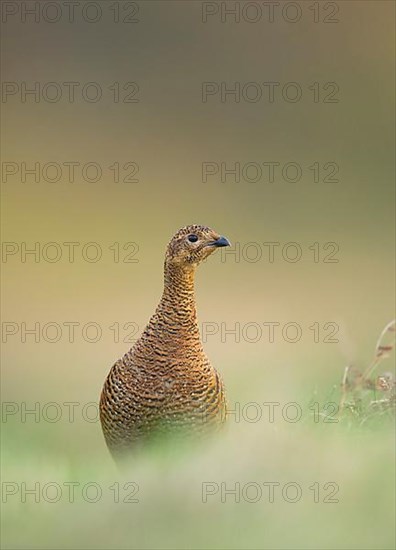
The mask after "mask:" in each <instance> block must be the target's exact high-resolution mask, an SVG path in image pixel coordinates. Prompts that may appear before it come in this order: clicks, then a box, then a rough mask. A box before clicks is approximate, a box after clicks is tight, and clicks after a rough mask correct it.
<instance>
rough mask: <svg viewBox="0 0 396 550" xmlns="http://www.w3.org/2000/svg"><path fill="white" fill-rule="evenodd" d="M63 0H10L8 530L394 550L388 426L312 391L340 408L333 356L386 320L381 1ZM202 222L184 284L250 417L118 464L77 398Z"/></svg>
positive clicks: (139, 324)
mask: <svg viewBox="0 0 396 550" xmlns="http://www.w3.org/2000/svg"><path fill="white" fill-rule="evenodd" d="M74 4H75V7H74V8H72V7H71V6H70V5H69V3H68V2H45V1H44V2H40V3H37V2H36V3H35V2H26V3H23V2H4V3H3V5H2V21H3V23H2V34H3V38H2V46H3V48H2V66H3V84H2V102H3V103H2V115H3V116H2V137H3V139H2V143H3V147H2V199H3V200H2V204H3V207H2V208H3V210H2V272H3V285H2V342H3V345H2V401H3V424H2V428H3V429H2V433H3V435H2V440H3V445H2V448H3V460H2V466H3V472H2V478H3V481H4V482H7V483H11V485H6V486H5V487H4V483H3V489H4V491H5V493H4V495H3V510H4V513H3V514H2V517H3V546H4V548H279V549H286V548H340V549H341V548H342V549H345V548H370V549H371V548H378V549H385V548H394V545H395V539H394V512H395V510H394V473H395V472H394V435H393V430H392V425H391V423H389V422H385V421H384V422H379V423H378V424H376V426H375V428H373V427H370V428H366V427H362V426H361V425H359V426H358V427H356V426H352V427H351V426H350V425H349V423H343V422H338V423H335V422H327V423H323V418H322V417H320V418H317V417H315V413H314V411H315V405H314V406H313V408H310V407H312V403H318V404H319V405H318V407H319V409H318V410H320V411H322V410H323V407H326V406H327V405H326V404H328V403H336V404H337V403H338V400H339V384H340V381H341V379H342V375H343V372H344V368H345V366H347V365H353V366H355V367H356V368H359V369H364V368H365V367H366V366H367V365H368V363H369V362H370V361H371V358H372V356H373V354H374V350H375V344H376V341H377V338H378V336H379V334H380V332H381V330H382V329H383V327H384V326H385V325H386V323H388V322H389V321H390V320H391V319H392V317H393V315H394V312H393V309H394V289H393V281H394V213H393V210H394V185H393V182H394V4H393V3H392V2H387V1H377V0H376V1H358V2H356V1H353V2H352V1H338V2H306V1H304V2H302V1H301V2H295V3H290V2H279V3H272V4H271V3H270V4H271V6H272V8H271V9H270V8H269V7H268V6H267V7H265V6H264V4H263V3H262V2H197V1H191V2H180V1H161V2H156V1H142V2H137V3H134V2H106V1H103V2H83V1H81V2H76V3H74ZM275 4H276V5H275ZM26 6H27V7H26ZM37 6H38V7H37ZM29 9H30V10H33V14H32V13H30V14H29V13H28V12H27V11H26V10H28V11H29ZM34 10H36V11H34ZM72 10H74V11H72ZM270 82H272V83H275V84H273V90H274V96H273V97H272V98H271V100H270V96H269V95H268V94H269V89H270V85H269V84H268V83H270ZM208 83H209V84H208ZM290 83H292V84H290ZM232 89H234V90H235V93H231V90H232ZM29 90H35V92H34V93H29ZM295 93H298V94H299V96H301V97H299V96H298V97H299V99H298V100H294V97H295V95H294V94H295ZM73 94H74V95H73ZM290 163H291V164H290ZM269 166H270V167H271V166H272V167H273V170H274V172H273V177H272V178H270V177H269V176H270V172H269ZM32 170H33V172H32ZM233 170H234V173H233V172H232V171H233ZM191 223H199V224H203V225H209V226H211V227H213V228H214V229H215V230H216V231H218V232H219V233H221V234H223V235H225V236H226V237H227V238H229V239H230V240H231V242H232V244H233V247H232V248H231V249H230V250H226V251H225V250H222V251H219V252H217V253H216V255H214V256H212V257H211V258H210V259H209V260H208V261H207V262H205V264H204V265H202V266H201V267H200V268H199V272H198V273H197V304H198V315H199V319H200V322H201V326H202V334H203V339H204V345H205V349H206V351H207V353H208V355H209V357H210V359H211V361H212V363H213V364H214V365H215V366H216V368H217V369H218V370H219V371H220V372H221V374H222V376H223V379H224V381H225V384H226V388H227V393H228V400H229V402H230V407H231V409H234V410H242V411H243V410H244V411H245V412H244V413H242V414H241V416H240V417H239V422H238V421H236V420H235V419H236V418H237V417H236V416H234V417H233V418H232V419H231V420H230V422H229V426H228V429H227V430H225V431H224V433H223V434H221V435H219V436H218V437H217V438H216V440H215V441H213V442H211V443H210V444H207V445H202V446H197V447H196V448H195V447H194V448H191V449H190V448H183V449H177V448H174V447H171V448H166V449H155V450H151V451H147V453H146V454H143V455H142V456H140V455H139V456H137V457H136V459H135V461H134V463H133V464H132V465H131V469H130V471H128V473H127V474H126V475H125V474H120V473H119V472H117V470H116V468H115V466H114V465H113V463H112V460H111V458H110V456H109V454H108V452H107V449H106V447H105V444H104V440H103V437H102V434H101V429H100V425H99V423H98V422H97V421H96V420H97V419H95V418H94V417H95V406H94V405H92V406H89V407H90V408H89V407H87V404H90V403H97V401H98V398H99V394H100V391H101V387H102V384H103V381H104V378H105V376H106V375H107V373H108V371H109V369H110V367H111V366H112V364H113V362H114V361H115V360H116V359H117V358H118V357H120V356H122V355H123V354H124V353H125V352H126V351H127V350H128V349H129V348H130V347H131V345H132V344H133V341H134V340H136V338H137V337H138V336H139V333H140V332H141V330H142V329H143V328H144V326H145V324H146V322H147V321H148V319H149V317H150V315H151V314H152V313H153V311H154V309H155V307H156V305H157V303H158V300H159V298H160V296H161V291H162V264H163V256H164V251H165V248H166V245H167V242H168V241H169V240H170V238H171V237H172V235H173V234H174V233H175V232H176V230H177V229H179V228H180V227H182V226H184V225H188V224H191ZM268 243H276V244H275V245H273V246H274V248H273V250H274V256H273V257H270V254H269V251H270V246H269V244H268ZM290 243H294V244H293V245H290ZM32 249H34V250H35V253H34V254H32V253H30V254H29V253H27V251H29V250H32ZM296 255H297V256H296ZM295 257H296V261H294V258H295ZM269 324H270V325H269ZM269 326H273V327H274V333H273V337H271V338H270V333H269V328H268V327H269ZM32 329H34V331H35V332H34V333H32V332H31V331H32ZM29 331H30V332H29ZM294 340H295V341H294ZM385 368H387V369H388V370H391V368H392V364H391V360H390V359H389V360H387V364H386V367H385ZM268 402H276V403H279V408H278V409H277V410H278V411H279V413H278V414H277V415H275V419H274V422H270V421H269V418H268V412H267V413H266V408H265V407H263V406H262V404H263V403H268ZM290 402H295V403H297V404H298V405H299V407H300V408H301V411H302V415H301V419H299V420H298V421H297V422H289V421H285V419H284V416H283V415H282V414H281V410H282V408H283V406H284V405H285V404H288V403H290ZM65 403H74V404H75V406H74V410H75V415H74V418H71V416H70V405H65ZM249 403H255V404H261V405H260V407H261V410H262V417H261V418H259V419H258V420H257V422H252V421H250V420H249V419H248V418H247V414H245V413H246V410H247V409H246V408H245V409H244V407H246V405H247V404H249ZM49 404H55V405H51V406H50V405H49ZM254 406H255V407H256V405H254ZM238 407H239V409H238ZM88 408H89V410H88ZM27 409H34V410H35V411H36V412H35V414H30V415H29V414H28V415H26V410H27ZM59 411H60V412H59ZM327 412H331V411H330V410H329V411H327ZM250 417H254V411H253V409H252V410H251V414H250ZM89 418H92V421H90V420H89ZM51 419H52V421H51ZM53 419H55V420H53ZM69 482H76V483H78V484H79V485H78V486H77V489H76V495H77V496H76V498H75V499H74V502H72V503H71V502H69V501H68V497H67V495H66V492H65V491H66V487H67V486H65V485H64V484H65V483H69ZM128 482H133V483H136V484H137V485H138V487H139V491H138V493H137V495H136V498H137V499H138V500H139V502H137V503H128V502H123V497H125V496H126V495H127V494H129V493H130V490H129V489H128V487H127V488H126V490H125V489H124V484H125V483H128ZM264 482H276V483H279V484H280V485H279V486H280V490H279V494H278V495H277V496H276V497H275V500H274V502H273V503H271V502H269V501H268V498H266V496H265V495H266V493H265V491H264V490H263V495H262V498H260V499H258V501H257V502H252V498H253V497H252V495H253V496H254V490H255V489H254V487H253V489H251V490H252V492H251V493H249V495H248V496H247V493H246V492H245V493H243V491H242V488H243V487H244V486H245V484H246V483H258V484H261V487H262V484H263V483H264ZM291 482H293V483H295V484H299V486H300V487H301V489H302V496H301V499H300V500H299V501H298V502H295V503H291V502H288V501H287V498H286V499H285V497H284V495H283V496H282V491H281V489H282V487H283V486H284V485H285V484H287V483H291ZM23 483H26V486H27V487H28V488H32V487H34V486H35V483H39V492H40V494H39V497H38V502H36V501H35V497H32V496H26V498H25V500H26V502H23V500H24V498H23V490H24V489H23V487H24V486H23ZM46 483H56V484H58V485H59V486H60V487H61V488H62V493H61V497H60V499H59V500H58V501H56V502H55V501H54V502H49V501H50V500H51V498H53V496H52V497H51V496H49V497H48V498H47V499H46V498H45V495H44V496H43V494H42V488H43V486H44V485H45V484H46ZM86 483H96V484H98V485H99V486H100V488H101V489H102V492H103V494H102V496H101V498H99V499H98V501H97V502H89V498H88V499H87V498H85V499H84V498H83V497H82V496H81V488H82V487H84V486H85V484H86ZM116 483H118V484H119V487H121V489H120V495H121V496H120V498H119V500H120V502H116V501H115V500H116V499H115V489H114V484H116ZM203 483H212V485H211V488H212V489H211V490H212V492H213V493H214V494H213V495H210V496H208V497H207V502H204V501H203V500H204V498H203V495H202V490H203V485H202V484H203ZM222 483H223V484H226V487H227V488H232V487H234V488H235V487H238V485H235V484H238V483H239V484H240V487H241V494H239V497H240V498H239V502H237V500H238V499H236V498H235V497H234V496H233V495H232V494H231V495H228V494H224V491H223V489H224V487H225V486H224V485H222ZM314 483H317V484H319V485H318V486H319V487H320V495H319V496H318V495H316V496H317V497H318V498H317V500H318V501H317V502H316V501H315V499H314V493H315V491H314V489H309V487H311V486H312V485H313V484H314ZM326 483H333V484H337V487H338V488H339V490H338V494H337V496H336V497H335V498H337V499H338V502H326V501H325V495H328V494H330V493H331V487H327V488H324V486H325V484H326ZM12 484H14V485H12ZM109 487H113V489H109ZM216 487H217V490H216ZM54 490H56V488H55V489H54ZM235 490H237V489H235ZM79 491H80V492H79ZM237 492H238V491H237ZM242 493H243V494H242ZM51 495H53V494H52V493H51ZM315 498H316V497H315ZM253 500H254V499H253ZM21 525H23V526H24V528H23V529H21Z"/></svg>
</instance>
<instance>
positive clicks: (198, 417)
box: [100, 225, 229, 455]
mask: <svg viewBox="0 0 396 550" xmlns="http://www.w3.org/2000/svg"><path fill="white" fill-rule="evenodd" d="M191 235H193V236H194V237H193V239H194V240H195V238H196V237H197V240H196V241H195V242H190V240H189V238H190V239H192V237H191ZM228 244H229V243H228V241H227V240H226V239H225V238H224V237H220V235H219V234H217V233H216V232H215V231H213V230H212V229H210V228H209V227H204V226H200V225H190V226H187V227H184V228H182V229H180V230H179V231H178V232H177V233H176V235H175V236H174V237H173V238H172V240H171V241H170V243H169V245H168V247H167V251H166V256H165V264H164V290H163V294H162V298H161V300H160V303H159V305H158V307H157V309H156V311H155V313H154V315H153V316H152V317H151V319H150V321H149V323H148V325H147V327H146V328H145V330H144V332H143V334H142V335H141V337H140V338H139V340H138V341H137V342H136V344H135V345H134V346H133V347H132V349H131V350H129V351H128V352H127V353H126V354H125V355H124V357H123V358H122V359H119V360H118V361H117V362H116V363H115V364H114V366H113V367H112V369H111V370H110V373H109V375H108V377H107V379H106V381H105V384H104V387H103V390H102V394H101V398H100V419H101V423H102V429H103V433H104V436H105V439H106V443H107V445H108V447H109V449H110V451H111V452H112V453H113V454H114V455H117V454H118V452H119V451H123V450H130V449H133V448H134V447H135V446H136V445H137V444H138V443H139V442H141V441H143V440H145V439H147V438H148V437H149V436H151V435H153V434H158V433H178V432H179V431H180V430H181V431H182V432H183V433H184V432H185V431H186V432H190V433H191V432H193V433H194V434H195V433H196V434H198V433H203V432H206V431H207V430H208V428H209V427H216V426H220V425H221V424H222V422H223V421H224V419H225V413H226V401H225V393H224V387H223V382H222V380H221V378H220V376H219V374H218V373H217V372H216V370H215V369H214V368H213V367H212V365H211V364H210V362H209V360H208V358H207V356H206V355H205V352H204V350H203V347H202V343H201V337H200V331H199V326H198V321H197V312H196V305H195V295H194V275H195V270H196V267H197V266H198V264H199V263H200V262H201V261H202V260H204V259H205V258H206V257H207V256H209V255H210V254H211V253H212V252H213V251H214V250H216V249H217V248H218V247H219V246H227V245H228Z"/></svg>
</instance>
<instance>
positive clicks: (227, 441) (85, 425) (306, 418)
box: [2, 374, 395, 549]
mask: <svg viewBox="0 0 396 550" xmlns="http://www.w3.org/2000/svg"><path fill="white" fill-rule="evenodd" d="M242 383H243V376H242V374H240V375H239V378H236V379H234V380H233V384H231V388H230V390H231V391H230V392H229V393H231V396H230V395H229V399H230V407H231V408H235V402H234V397H235V396H237V395H238V391H237V388H238V385H240V384H242ZM276 394H277V399H274V401H276V400H280V399H281V392H279V391H278V392H276ZM245 397H246V399H245V401H244V402H242V401H241V404H240V406H241V408H243V406H244V404H246V403H249V402H251V401H250V400H249V399H248V394H247V393H246V396H245ZM338 399H339V390H338V385H337V384H336V385H335V387H334V388H332V389H331V390H329V388H328V387H326V386H322V387H321V388H319V389H318V391H317V393H316V394H313V393H312V392H311V391H307V390H305V391H304V389H302V388H300V389H298V390H297V391H296V393H295V394H294V395H293V390H290V388H288V389H287V391H286V390H285V392H284V399H283V400H281V406H283V404H284V403H289V402H291V401H295V402H297V403H299V404H300V406H301V410H302V418H301V420H300V421H299V422H296V423H292V422H287V421H285V420H284V419H283V417H282V415H281V414H278V413H277V414H275V418H274V422H273V423H271V422H269V421H268V415H266V414H265V413H263V415H262V418H261V419H260V420H259V421H257V422H250V421H248V420H247V417H248V416H249V417H253V416H254V414H253V412H254V411H253V410H251V411H250V413H251V414H250V415H247V414H241V417H240V421H239V422H236V421H235V415H231V416H230V418H229V421H228V423H227V426H226V427H225V429H224V430H223V431H222V432H221V433H220V434H218V435H217V436H216V437H215V438H213V439H211V440H209V441H206V442H201V443H197V444H194V445H190V444H188V445H179V444H178V445H177V444H176V443H175V442H168V443H166V444H162V445H161V446H157V447H152V448H150V449H146V450H145V451H142V452H140V453H137V454H136V456H134V457H133V458H132V459H131V462H130V464H129V466H128V469H127V471H124V470H122V471H120V470H118V469H117V467H116V466H115V465H114V463H113V461H112V459H111V458H110V455H109V453H108V452H107V449H106V448H105V444H104V441H103V437H102V434H101V430H100V425H99V423H89V422H85V421H84V420H83V419H82V418H81V416H80V415H76V421H75V422H72V423H69V422H68V421H67V418H66V417H65V418H62V419H61V421H59V422H57V423H53V424H51V423H48V422H43V421H40V422H37V423H36V422H34V419H33V420H32V419H31V418H29V417H27V421H26V422H25V423H23V422H21V421H20V417H19V416H18V415H14V416H11V417H9V418H8V420H7V422H5V423H3V430H2V440H3V444H2V469H3V475H2V480H3V489H4V482H14V483H17V484H18V485H17V487H18V493H17V494H16V495H10V496H8V497H6V502H4V499H5V497H4V494H3V504H2V506H3V513H2V547H3V548H7V549H8V548H10V549H11V548H12V549H13V548H15V549H16V548H21V549H22V548H56V549H57V548H59V549H80V548H84V549H89V548H100V549H101V548H112V549H113V548H114V549H118V548H120V549H121V548H122V549H124V548H136V549H138V548H139V549H140V548H142V549H143V548H144V549H149V548H164V549H165V548H169V549H171V548H177V549H178V548H194V549H198V548H205V549H206V548H208V549H210V548H216V549H217V548H218V549H220V548H230V549H237V548H238V549H239V548H246V549H250V548H252V549H253V548H254V549H261V548H271V549H273V548H276V549H278V548H279V549H297V548H317V549H330V548H331V549H352V548H353V549H355V548H356V549H357V548H359V549H362V548H363V549H388V548H389V549H391V548H394V547H395V537H394V514H395V501H394V482H395V464H394V421H393V419H392V417H389V416H386V417H384V416H382V417H381V418H380V417H378V422H370V423H368V424H367V425H366V424H363V425H362V424H358V423H353V422H351V421H350V420H349V419H348V417H341V418H340V421H339V422H336V423H326V422H323V418H320V419H319V421H318V422H315V417H314V416H313V411H312V410H310V409H309V407H310V404H312V401H318V402H320V403H325V402H326V400H327V401H334V402H337V400H338ZM279 410H280V408H279V409H278V411H279ZM263 411H264V409H263ZM22 482H26V485H27V488H30V489H31V488H33V486H34V483H35V482H39V483H40V488H42V487H43V486H44V484H45V483H50V482H51V483H58V484H59V485H60V487H61V488H62V493H61V498H60V500H59V501H58V502H54V503H50V502H45V501H44V500H43V498H42V497H41V498H40V500H41V501H40V502H38V503H35V502H34V496H32V495H30V496H29V495H27V497H26V503H23V502H21V498H20V495H21V490H20V484H21V483H22ZM67 482H76V483H78V486H77V487H76V489H75V500H74V502H72V503H70V502H68V491H67V488H66V486H64V485H63V484H64V483H67ZM130 482H134V483H135V484H137V485H138V488H139V489H138V492H137V493H136V495H134V497H135V498H137V499H138V502H136V503H127V502H123V499H124V498H125V497H127V495H128V494H130V493H131V490H132V489H133V487H134V486H132V485H128V486H127V487H126V489H124V484H125V483H130ZM204 482H211V483H214V484H217V485H215V487H218V488H219V491H218V492H217V494H214V495H212V496H210V495H209V496H208V497H207V502H206V503H204V502H202V490H203V489H202V484H203V483H204ZM264 482H277V483H279V484H280V485H279V486H278V488H276V489H275V496H274V502H273V503H271V502H269V499H268V493H267V491H266V490H265V489H263V490H262V495H261V498H259V499H258V501H257V502H248V501H247V500H248V499H249V498H252V496H253V497H254V494H255V492H254V490H253V491H251V492H249V493H248V495H250V496H248V497H247V500H246V499H245V500H244V498H243V492H241V491H242V489H243V487H244V486H245V484H246V483H258V484H262V483H264ZM315 482H317V483H319V487H320V493H319V502H314V493H313V490H312V489H310V488H309V487H312V485H313V484H314V483H315ZM86 483H96V484H99V486H100V488H101V491H102V494H101V497H100V499H99V500H98V502H92V503H90V502H86V501H84V499H83V498H82V487H83V486H84V485H85V484H86ZM115 483H118V484H119V485H118V487H119V500H120V502H115V501H114V499H115V497H114V490H115V489H114V487H115V485H114V484H115ZM221 483H225V484H226V488H227V489H233V488H235V483H239V484H240V487H241V491H240V495H241V498H240V502H235V496H234V495H233V494H231V493H230V494H228V495H225V497H226V498H224V499H223V500H225V501H224V502H222V496H221V495H222V490H221ZM287 483H297V484H298V485H299V486H300V488H301V491H302V493H301V499H300V500H299V501H298V502H295V503H291V502H286V501H285V500H284V499H283V498H282V496H281V488H282V487H283V486H284V485H285V484H287ZM326 483H333V484H337V486H338V487H339V490H338V492H337V494H336V495H335V498H336V499H338V502H334V503H326V502H324V498H325V496H326V495H328V494H329V493H330V492H331V487H333V486H331V487H330V488H329V487H327V489H325V488H324V484H326ZM110 487H113V489H111V488H110ZM89 494H90V497H91V498H92V495H94V491H93V490H92V491H91V493H89ZM290 494H291V495H293V491H291V492H290ZM49 495H50V496H49V498H51V495H53V493H51V492H50V493H49Z"/></svg>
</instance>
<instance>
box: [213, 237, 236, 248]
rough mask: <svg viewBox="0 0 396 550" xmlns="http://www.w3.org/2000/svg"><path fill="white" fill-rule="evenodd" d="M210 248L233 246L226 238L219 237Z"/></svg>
mask: <svg viewBox="0 0 396 550" xmlns="http://www.w3.org/2000/svg"><path fill="white" fill-rule="evenodd" d="M208 244H209V246H231V243H230V241H229V240H228V239H226V238H225V237H219V238H218V239H217V240H215V241H212V242H211V243H208Z"/></svg>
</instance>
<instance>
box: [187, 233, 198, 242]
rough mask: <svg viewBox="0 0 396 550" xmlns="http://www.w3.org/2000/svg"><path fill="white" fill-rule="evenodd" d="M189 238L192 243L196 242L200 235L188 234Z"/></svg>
mask: <svg viewBox="0 0 396 550" xmlns="http://www.w3.org/2000/svg"><path fill="white" fill-rule="evenodd" d="M187 239H188V240H189V241H190V243H196V242H197V240H198V237H197V236H196V235H188V237H187Z"/></svg>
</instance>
